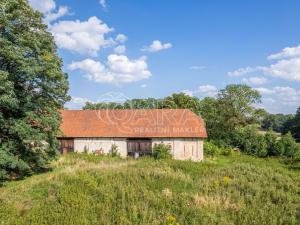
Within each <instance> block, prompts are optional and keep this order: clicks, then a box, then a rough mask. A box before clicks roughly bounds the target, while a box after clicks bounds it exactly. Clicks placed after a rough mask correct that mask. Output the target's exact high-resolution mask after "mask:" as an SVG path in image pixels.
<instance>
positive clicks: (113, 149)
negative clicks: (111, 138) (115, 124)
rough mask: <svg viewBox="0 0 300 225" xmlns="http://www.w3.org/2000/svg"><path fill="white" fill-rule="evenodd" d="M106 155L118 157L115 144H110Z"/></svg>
mask: <svg viewBox="0 0 300 225" xmlns="http://www.w3.org/2000/svg"><path fill="white" fill-rule="evenodd" d="M108 156H110V157H120V153H119V150H118V146H117V145H116V144H112V146H111V148H110V151H109V153H108Z"/></svg>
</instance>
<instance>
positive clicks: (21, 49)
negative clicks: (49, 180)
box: [0, 0, 68, 182]
mask: <svg viewBox="0 0 300 225" xmlns="http://www.w3.org/2000/svg"><path fill="white" fill-rule="evenodd" d="M0 46H1V48H0V182H1V180H3V179H7V178H11V179H15V178H20V177H22V176H24V175H28V174H31V173H33V172H37V171H39V170H41V168H43V167H44V166H45V165H46V164H47V163H48V162H49V161H50V160H51V159H53V158H54V157H55V156H56V155H57V148H58V145H57V141H56V134H57V132H58V129H59V125H60V116H59V112H58V109H61V108H62V107H63V105H64V103H65V102H66V100H68V96H67V91H68V81H67V75H66V74H65V73H63V72H62V69H61V67H62V60H61V59H60V58H59V57H58V55H57V52H56V46H55V44H54V41H53V37H52V35H51V34H50V33H49V32H48V31H47V26H46V25H44V24H43V23H42V16H41V14H40V13H38V12H36V11H34V10H32V9H31V7H30V6H29V5H28V2H27V1H25V0H1V1H0Z"/></svg>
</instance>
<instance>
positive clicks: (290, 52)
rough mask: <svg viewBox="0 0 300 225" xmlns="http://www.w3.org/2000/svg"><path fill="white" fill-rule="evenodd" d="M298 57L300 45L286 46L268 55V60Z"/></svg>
mask: <svg viewBox="0 0 300 225" xmlns="http://www.w3.org/2000/svg"><path fill="white" fill-rule="evenodd" d="M292 57H300V45H298V46H296V47H286V48H284V49H282V51H280V52H278V53H275V54H272V55H270V56H268V59H269V60H273V59H283V58H292Z"/></svg>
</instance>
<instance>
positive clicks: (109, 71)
mask: <svg viewBox="0 0 300 225" xmlns="http://www.w3.org/2000/svg"><path fill="white" fill-rule="evenodd" d="M69 69H70V70H76V69H79V70H81V71H82V72H83V73H84V74H85V76H86V77H87V78H88V79H89V80H91V81H94V82H98V83H112V84H120V83H131V82H135V81H139V80H144V79H148V78H149V77H150V76H151V72H150V71H149V70H148V65H147V62H146V57H141V58H139V59H135V60H130V59H129V58H128V57H127V56H125V55H115V54H112V55H109V56H108V57H107V62H106V63H105V64H102V63H101V62H99V61H94V60H93V59H85V60H83V61H79V62H73V63H72V64H70V65H69Z"/></svg>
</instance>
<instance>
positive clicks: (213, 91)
mask: <svg viewBox="0 0 300 225" xmlns="http://www.w3.org/2000/svg"><path fill="white" fill-rule="evenodd" d="M181 92H182V93H185V94H186V95H189V96H195V95H196V96H199V97H214V96H216V95H217V93H218V88H217V87H215V86H213V85H209V84H207V85H200V86H199V87H198V88H197V89H196V90H182V91H181Z"/></svg>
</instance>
